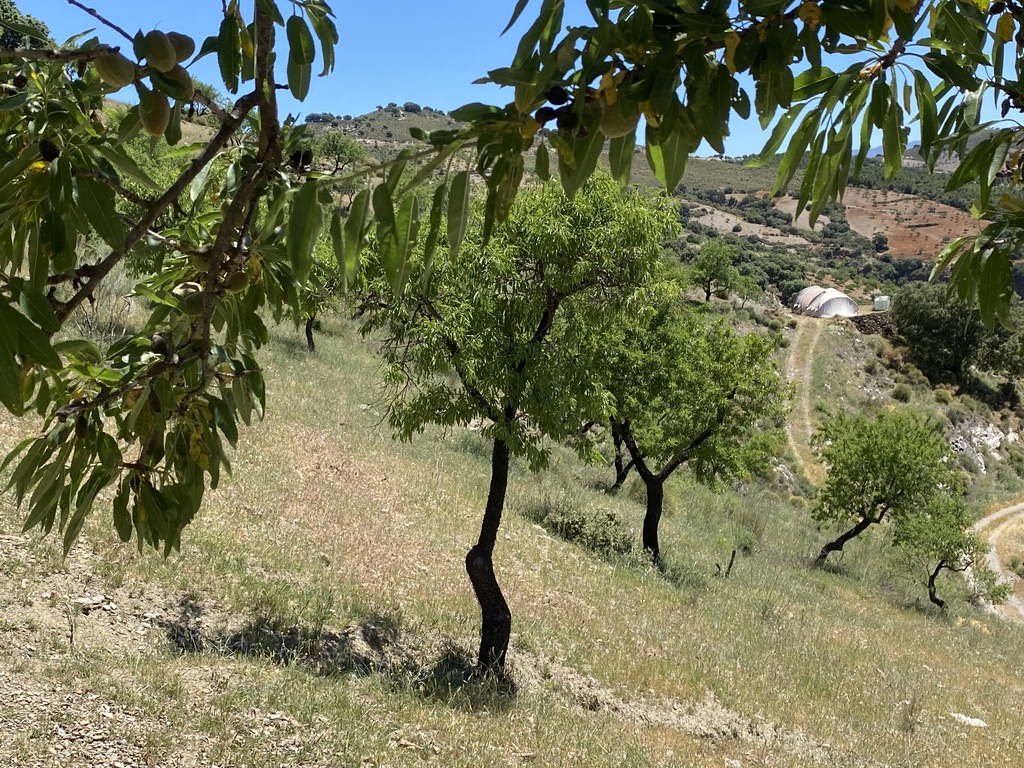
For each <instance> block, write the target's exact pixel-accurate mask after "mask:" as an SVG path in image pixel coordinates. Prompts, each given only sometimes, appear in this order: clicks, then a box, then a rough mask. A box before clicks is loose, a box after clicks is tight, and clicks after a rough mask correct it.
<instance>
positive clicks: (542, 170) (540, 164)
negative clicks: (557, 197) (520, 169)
mask: <svg viewBox="0 0 1024 768" xmlns="http://www.w3.org/2000/svg"><path fill="white" fill-rule="evenodd" d="M534 171H535V172H536V174H537V177H538V178H539V179H540V180H541V181H547V180H548V179H550V178H551V160H550V158H549V157H548V148H547V146H546V145H544V144H541V145H540V146H539V147H537V159H536V163H535V165H534Z"/></svg>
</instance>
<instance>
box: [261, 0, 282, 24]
mask: <svg viewBox="0 0 1024 768" xmlns="http://www.w3.org/2000/svg"><path fill="white" fill-rule="evenodd" d="M256 2H257V3H258V4H259V6H260V8H261V9H262V10H263V12H264V13H266V14H267V15H268V16H269V17H270V18H271V20H272V21H273V22H274V23H275V24H277V25H279V26H284V18H283V17H282V16H281V11H279V10H278V8H277V3H275V2H274V0H256Z"/></svg>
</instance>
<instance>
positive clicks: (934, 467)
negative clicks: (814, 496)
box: [812, 410, 959, 565]
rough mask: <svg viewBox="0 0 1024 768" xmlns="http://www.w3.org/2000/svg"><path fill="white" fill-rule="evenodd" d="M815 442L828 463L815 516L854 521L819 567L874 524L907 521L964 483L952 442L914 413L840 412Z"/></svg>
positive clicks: (821, 557)
mask: <svg viewBox="0 0 1024 768" xmlns="http://www.w3.org/2000/svg"><path fill="white" fill-rule="evenodd" d="M812 442H813V444H814V446H815V447H816V448H817V450H818V454H819V456H820V458H821V460H822V461H823V462H824V463H825V464H826V465H827V466H828V479H827V480H826V482H825V487H824V488H823V489H822V491H821V493H820V495H819V496H818V502H817V504H816V506H815V508H814V513H813V514H814V519H815V520H818V521H819V522H835V523H850V522H852V523H853V526H852V527H851V528H849V529H848V530H846V531H845V532H844V533H842V534H841V535H840V536H838V537H837V538H835V539H834V540H832V541H830V542H828V543H827V544H825V546H824V547H822V548H821V552H820V553H819V554H818V558H817V561H816V562H817V564H818V565H822V564H824V563H825V561H826V559H827V558H828V556H829V555H830V554H831V553H832V552H841V551H842V549H843V546H844V545H845V544H846V543H847V542H848V541H850V540H851V539H853V538H855V537H856V536H859V535H860V534H861V533H863V532H864V531H866V530H867V529H868V528H869V527H870V526H872V525H877V524H879V523H881V522H882V521H883V520H885V519H886V518H889V519H891V520H892V522H893V523H895V524H897V525H899V524H902V523H903V522H904V521H905V519H906V518H909V517H910V516H912V515H913V514H915V513H916V512H918V511H919V510H920V509H921V507H922V505H923V504H924V503H925V502H926V501H928V500H930V499H932V498H934V497H935V495H936V493H938V492H940V491H941V490H942V489H949V488H956V487H958V485H959V483H958V482H957V478H956V474H955V471H954V469H953V467H954V462H953V457H952V450H951V449H950V447H949V444H948V443H947V442H946V440H945V438H944V437H943V436H942V434H941V433H940V432H939V430H938V428H937V427H936V426H935V425H934V424H933V423H931V422H929V421H927V420H925V419H923V418H922V417H920V416H918V415H917V414H915V413H913V412H911V411H905V410H895V411H879V412H878V413H875V414H874V415H869V416H848V415H846V414H840V415H838V416H834V417H832V418H831V419H829V420H828V421H826V422H825V424H824V425H823V426H822V428H821V430H820V431H819V432H818V433H817V434H816V435H815V436H814V438H813V441H812Z"/></svg>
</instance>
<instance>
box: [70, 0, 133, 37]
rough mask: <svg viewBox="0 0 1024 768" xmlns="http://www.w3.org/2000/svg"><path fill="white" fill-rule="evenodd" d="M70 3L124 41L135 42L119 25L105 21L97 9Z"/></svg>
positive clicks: (71, 1) (74, 0) (72, 0)
mask: <svg viewBox="0 0 1024 768" xmlns="http://www.w3.org/2000/svg"><path fill="white" fill-rule="evenodd" d="M68 3H69V4H71V5H73V6H75V7H76V8H81V9H82V10H83V11H85V12H86V13H88V14H89V15H90V16H92V17H93V18H94V19H96V20H97V21H98V22H100V24H103V25H104V26H106V27H109V28H110V29H112V30H114V31H115V32H117V33H118V34H119V35H121V36H122V37H124V39H125V40H127V41H128V42H130V43H131V42H134V41H135V38H133V37H132V36H131V35H129V34H128V33H127V32H125V31H124V30H123V29H122V28H121V27H119V26H117V24H115V23H114V22H112V21H110V20H108V19H105V18H104V17H103V16H100V14H99V12H98V11H97V10H96V9H95V8H90V7H89V6H87V5H84V4H82V3H80V2H78V0H68Z"/></svg>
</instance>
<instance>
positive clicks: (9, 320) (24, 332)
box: [0, 301, 63, 369]
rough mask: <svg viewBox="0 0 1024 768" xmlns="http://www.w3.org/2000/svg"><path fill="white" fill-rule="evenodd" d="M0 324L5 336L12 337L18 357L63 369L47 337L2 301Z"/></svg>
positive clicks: (48, 366)
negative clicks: (0, 323)
mask: <svg viewBox="0 0 1024 768" xmlns="http://www.w3.org/2000/svg"><path fill="white" fill-rule="evenodd" d="M0 322H2V325H3V328H4V332H5V334H7V335H8V337H9V338H10V337H13V339H11V341H13V344H12V349H13V350H14V351H16V352H17V353H18V354H19V355H21V356H22V357H24V358H27V359H28V360H31V361H32V362H34V363H39V364H40V365H42V366H45V367H46V368H54V369H59V368H62V367H63V364H62V363H61V361H60V356H59V355H58V354H57V353H56V352H54V351H53V347H52V346H51V345H50V339H49V337H48V336H47V335H46V334H45V333H43V332H42V331H41V330H39V329H38V328H37V327H36V326H35V325H33V324H32V323H31V322H30V321H29V320H28V318H26V317H25V316H24V315H22V314H21V313H20V312H18V311H16V310H15V309H13V308H12V307H11V306H10V305H9V304H7V303H6V302H4V301H0Z"/></svg>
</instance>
